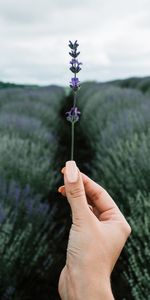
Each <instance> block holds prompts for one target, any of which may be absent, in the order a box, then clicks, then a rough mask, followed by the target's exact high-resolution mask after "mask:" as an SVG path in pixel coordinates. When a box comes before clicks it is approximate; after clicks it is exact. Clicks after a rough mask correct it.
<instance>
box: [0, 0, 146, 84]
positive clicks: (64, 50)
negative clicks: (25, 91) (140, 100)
mask: <svg viewBox="0 0 150 300" xmlns="http://www.w3.org/2000/svg"><path fill="white" fill-rule="evenodd" d="M149 20H150V1H149V0H132V1H131V0H126V1H123V0H111V1H110V0H105V1H104V0H93V1H90V0H82V1H81V0H76V1H74V2H73V1H70V0H55V1H53V0H32V2H31V0H21V1H20V0H0V44H1V47H0V57H1V61H0V76H1V77H0V80H6V81H7V80H8V81H12V82H15V81H17V82H28V83H40V84H48V83H58V84H67V83H68V81H69V80H70V76H71V74H70V72H69V70H68V62H69V55H68V47H67V44H68V40H69V39H72V40H74V39H78V41H79V43H80V50H81V55H80V58H81V61H83V70H82V72H81V73H80V78H81V79H82V80H85V79H88V80H90V79H91V80H93V79H96V80H100V81H101V80H102V81H103V80H109V79H113V78H114V79H115V78H116V77H117V78H123V77H128V76H136V75H138V76H143V75H148V74H149V73H148V72H149V67H150V63H149V56H150V40H149V35H150V26H149V25H150V21H149Z"/></svg>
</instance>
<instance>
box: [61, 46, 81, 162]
mask: <svg viewBox="0 0 150 300" xmlns="http://www.w3.org/2000/svg"><path fill="white" fill-rule="evenodd" d="M78 46H79V44H78V43H77V41H75V42H74V43H72V42H71V41H69V47H70V48H71V52H69V54H70V56H71V57H72V59H71V61H70V65H71V66H70V71H71V72H72V73H73V74H74V77H72V78H71V81H70V87H71V89H72V90H73V93H74V101H73V107H72V108H71V109H70V111H67V112H66V113H65V115H66V118H67V121H69V122H71V124H72V130H71V133H72V134H71V160H73V153H74V124H75V123H76V122H77V121H78V120H79V116H80V114H81V112H80V111H79V110H78V108H77V107H76V100H77V98H76V94H77V91H78V90H79V88H80V81H79V78H78V77H77V76H76V75H77V73H79V72H80V71H81V65H82V63H81V62H79V61H78V58H77V57H78V56H79V54H80V52H78V49H77V48H78Z"/></svg>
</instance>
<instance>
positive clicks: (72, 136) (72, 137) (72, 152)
mask: <svg viewBox="0 0 150 300" xmlns="http://www.w3.org/2000/svg"><path fill="white" fill-rule="evenodd" d="M74 124H75V123H74V122H72V123H71V160H73V156H74Z"/></svg>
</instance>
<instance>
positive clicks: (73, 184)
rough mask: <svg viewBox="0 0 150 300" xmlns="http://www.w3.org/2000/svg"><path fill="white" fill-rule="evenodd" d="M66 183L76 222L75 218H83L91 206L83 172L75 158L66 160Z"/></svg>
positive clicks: (67, 194)
mask: <svg viewBox="0 0 150 300" xmlns="http://www.w3.org/2000/svg"><path fill="white" fill-rule="evenodd" d="M64 184H65V190H66V196H67V199H68V202H69V204H70V206H71V210H72V218H73V223H74V220H75V219H83V218H85V217H86V216H87V214H89V206H88V203H87V199H86V194H85V189H84V184H83V180H82V176H81V173H80V171H79V169H78V168H77V165H76V163H75V161H73V160H70V161H67V162H66V168H65V171H64Z"/></svg>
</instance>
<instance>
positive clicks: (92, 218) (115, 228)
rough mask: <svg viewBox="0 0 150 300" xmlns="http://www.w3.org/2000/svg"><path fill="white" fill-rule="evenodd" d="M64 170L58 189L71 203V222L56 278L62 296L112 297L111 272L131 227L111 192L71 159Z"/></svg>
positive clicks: (97, 299) (100, 299)
mask: <svg viewBox="0 0 150 300" xmlns="http://www.w3.org/2000/svg"><path fill="white" fill-rule="evenodd" d="M63 173H64V184H65V185H64V186H62V187H60V188H59V191H60V192H61V193H62V194H63V195H64V196H66V197H67V199H68V201H69V203H70V206H71V210H72V221H73V224H72V226H71V230H70V235H69V241H68V248H67V258H66V265H65V267H64V268H63V270H62V272H61V275H60V278H59V286H58V290H59V294H60V296H61V299H62V300H80V299H86V300H104V299H105V300H107V299H108V300H109V299H114V298H113V295H112V292H111V286H110V275H111V272H112V270H113V268H114V265H115V263H116V261H117V259H118V257H119V255H120V252H121V251H122V248H123V247H124V244H125V242H126V240H127V238H128V236H129V235H130V233H131V228H130V226H129V224H128V223H127V221H126V220H125V218H124V216H123V215H122V213H121V211H120V210H119V208H118V207H117V205H116V204H115V202H114V201H113V200H112V198H111V197H110V195H109V194H108V193H107V192H106V191H105V190H104V189H103V188H102V187H101V186H100V185H98V184H97V183H95V182H94V181H93V180H91V179H90V178H89V177H88V176H86V175H85V174H83V173H81V172H80V171H79V169H78V168H77V166H76V163H75V162H74V161H68V162H66V166H65V168H64V169H63ZM89 205H90V206H89Z"/></svg>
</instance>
